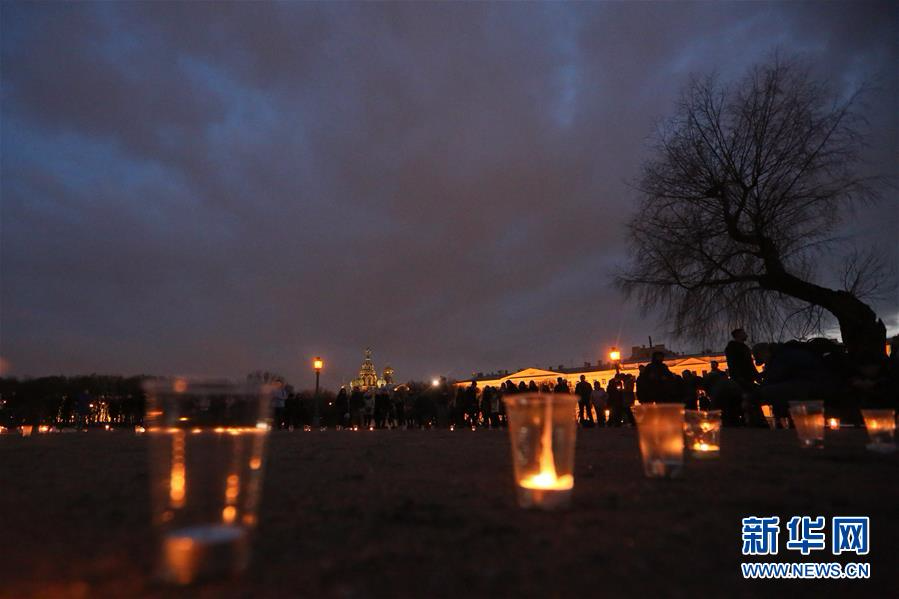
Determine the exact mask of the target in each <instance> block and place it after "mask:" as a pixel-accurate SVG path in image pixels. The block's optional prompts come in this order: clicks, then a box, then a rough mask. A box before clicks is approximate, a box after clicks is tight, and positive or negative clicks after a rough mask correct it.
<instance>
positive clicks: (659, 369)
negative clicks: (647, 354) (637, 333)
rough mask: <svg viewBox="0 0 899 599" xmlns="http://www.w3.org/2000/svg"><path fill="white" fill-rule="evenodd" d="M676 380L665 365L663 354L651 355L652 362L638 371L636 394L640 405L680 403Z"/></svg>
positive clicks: (658, 352)
mask: <svg viewBox="0 0 899 599" xmlns="http://www.w3.org/2000/svg"><path fill="white" fill-rule="evenodd" d="M676 386H677V378H676V376H675V374H674V373H673V372H671V370H669V368H668V366H667V365H666V364H665V354H664V353H663V352H660V351H657V352H653V353H652V361H651V362H650V363H649V364H647V365H646V366H645V367H643V368H642V369H640V378H639V379H637V393H638V395H639V396H640V403H668V402H676V401H680V399H681V398H680V397H678V396H677V393H676Z"/></svg>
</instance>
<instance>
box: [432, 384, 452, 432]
mask: <svg viewBox="0 0 899 599" xmlns="http://www.w3.org/2000/svg"><path fill="white" fill-rule="evenodd" d="M434 402H435V407H436V416H437V426H438V427H439V428H449V425H450V389H449V385H448V384H447V382H446V377H445V376H442V377H440V381H439V382H438V383H437V390H436V394H435V397H434Z"/></svg>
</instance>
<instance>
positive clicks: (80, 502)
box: [0, 429, 899, 598]
mask: <svg viewBox="0 0 899 599" xmlns="http://www.w3.org/2000/svg"><path fill="white" fill-rule="evenodd" d="M146 441H147V440H146V438H145V436H141V435H135V434H133V433H130V432H124V431H119V432H114V433H103V432H99V431H98V432H90V433H86V434H70V435H41V436H36V437H32V438H21V437H18V436H14V435H5V436H2V437H0V596H3V597H27V596H35V597H131V596H149V597H180V596H183V597H194V596H201V597H222V596H227V597H287V596H313V597H316V596H324V597H342V598H356V597H358V598H365V597H388V596H389V597H394V596H395V597H444V596H457V597H487V596H500V597H507V596H528V597H530V596H534V597H574V596H639V595H642V596H644V597H658V596H676V597H687V596H689V597H703V598H706V597H720V596H725V595H726V596H758V595H761V594H763V593H771V592H775V593H778V594H782V593H787V592H788V593H791V594H793V595H797V596H805V595H812V594H816V595H820V594H821V593H822V592H826V593H840V594H842V593H851V594H852V596H853V597H863V596H870V597H886V596H894V597H895V596H896V592H897V591H896V584H897V582H896V567H897V566H899V558H897V555H899V484H897V475H899V456H897V455H896V454H893V455H892V456H879V455H873V454H870V453H868V452H866V451H865V449H864V444H865V434H864V432H863V431H861V430H845V429H844V430H841V431H838V432H833V433H830V432H829V433H828V436H827V439H826V447H825V449H824V450H820V451H814V452H809V451H804V450H801V449H800V448H799V447H798V445H797V443H796V438H795V433H794V432H793V431H765V430H725V431H724V432H723V439H722V443H723V455H722V457H721V459H719V460H715V461H695V460H693V461H690V460H688V463H687V468H686V471H685V474H684V477H683V478H682V479H680V480H647V479H645V478H644V477H643V473H642V469H641V466H640V457H639V450H638V447H637V441H636V437H635V431H633V430H630V429H618V430H606V429H603V430H595V429H594V430H586V431H580V432H579V437H578V447H577V456H576V469H575V489H574V499H573V505H572V507H571V508H570V509H569V510H568V511H565V512H562V513H543V512H529V511H522V510H520V509H519V508H518V507H517V505H516V503H515V495H514V491H513V487H512V474H511V465H510V456H509V441H508V437H507V434H506V433H505V432H503V431H477V432H471V431H456V432H450V431H439V432H438V431H374V432H369V431H364V432H356V433H350V432H339V431H328V432H305V433H304V432H296V433H286V432H278V433H274V434H272V436H271V443H270V446H269V447H270V454H269V456H270V460H269V464H268V469H267V471H266V478H265V484H264V496H263V500H262V506H261V509H260V526H259V530H258V535H257V538H256V543H255V553H254V558H253V562H252V565H251V567H250V570H249V572H248V573H247V574H246V575H245V576H244V577H243V578H241V579H238V580H228V581H222V582H218V583H213V584H206V585H203V586H198V587H193V588H188V589H172V588H166V587H160V586H156V585H155V584H154V583H153V582H152V581H151V578H150V576H149V574H150V570H151V565H152V561H153V555H154V554H153V550H154V548H153V545H152V543H151V542H150V539H151V533H150V525H149V520H150V517H149V511H150V509H149V501H148V493H147V486H148V481H147V459H146ZM749 515H779V516H780V517H781V522H782V523H783V522H785V521H786V520H787V519H789V518H790V517H791V516H793V515H809V516H818V515H823V516H827V517H828V518H829V517H830V516H833V515H848V516H870V517H871V551H870V555H868V556H865V557H864V558H862V557H858V558H856V557H855V556H851V557H850V558H846V556H839V557H834V556H832V555H831V554H830V550H829V545H828V549H827V550H826V551H823V552H818V553H817V554H816V553H813V554H812V556H810V557H809V558H802V556H801V555H800V554H799V553H798V552H793V551H786V550H785V547H784V543H785V541H786V531H785V528H784V527H782V530H781V542H780V543H781V546H780V554H779V555H778V556H776V557H772V558H771V561H784V562H786V561H809V560H811V561H825V562H832V561H841V562H846V561H853V560H854V561H868V562H870V563H871V573H872V577H871V579H870V580H865V581H858V580H851V581H850V580H841V581H815V582H813V581H777V582H773V581H746V580H743V579H742V577H741V575H740V568H739V564H740V562H741V561H742V556H741V554H740V549H741V537H740V519H741V518H742V517H745V516H749ZM828 525H829V520H828ZM828 541H829V533H828ZM747 559H750V558H747Z"/></svg>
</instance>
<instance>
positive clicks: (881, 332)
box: [759, 264, 887, 359]
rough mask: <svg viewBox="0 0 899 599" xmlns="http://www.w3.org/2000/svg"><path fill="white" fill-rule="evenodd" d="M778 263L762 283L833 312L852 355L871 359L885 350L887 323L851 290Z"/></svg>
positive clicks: (769, 287) (847, 348)
mask: <svg viewBox="0 0 899 599" xmlns="http://www.w3.org/2000/svg"><path fill="white" fill-rule="evenodd" d="M778 266H779V265H778ZM778 266H775V268H770V264H769V273H768V274H766V275H764V276H762V277H761V279H760V281H759V282H760V283H761V285H762V287H764V288H766V289H771V290H773V291H779V292H781V293H785V294H787V295H790V296H792V297H795V298H798V299H801V300H803V301H806V302H808V303H810V304H813V305H816V306H821V307H822V308H824V309H825V310H827V311H828V312H830V313H831V314H833V315H834V316H835V317H836V319H837V322H838V323H839V325H840V335H841V336H842V337H843V345H845V346H846V351H847V352H848V353H849V354H850V355H852V356H855V357H859V358H862V359H870V358H872V357H876V356H883V355H885V354H886V338H887V329H886V326H885V325H884V324H883V321H882V320H880V319H878V318H877V314H875V313H874V310H872V309H871V307H870V306H868V304H866V303H865V302H863V301H862V300H860V299H858V298H857V297H856V296H854V295H852V294H851V293H849V292H848V291H836V290H833V289H828V288H826V287H821V286H820V285H815V284H814V283H809V282H808V281H803V280H802V279H800V278H798V277H796V276H794V275H792V274H790V273H788V272H786V271H785V270H784V269H783V268H782V267H778ZM772 270H773V271H774V273H773V274H772V273H771V271H772Z"/></svg>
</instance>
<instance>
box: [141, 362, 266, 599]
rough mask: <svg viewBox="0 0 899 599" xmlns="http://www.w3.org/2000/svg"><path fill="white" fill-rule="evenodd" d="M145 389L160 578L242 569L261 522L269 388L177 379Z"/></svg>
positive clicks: (186, 579) (183, 579) (182, 580)
mask: <svg viewBox="0 0 899 599" xmlns="http://www.w3.org/2000/svg"><path fill="white" fill-rule="evenodd" d="M146 390H147V405H148V410H147V418H146V420H147V422H146V423H145V425H146V438H147V440H148V442H149V445H150V466H151V481H152V503H153V514H154V522H155V524H156V530H157V531H158V533H159V537H160V554H159V567H158V571H159V575H160V577H161V578H162V579H163V580H165V581H167V582H171V583H175V584H189V583H193V582H196V581H198V580H202V579H209V578H217V577H221V576H225V575H233V574H238V573H240V572H241V571H243V570H244V569H245V568H246V565H247V563H248V558H249V546H250V539H251V533H252V530H253V528H254V527H255V524H256V522H257V517H256V509H257V506H258V502H259V491H260V488H261V479H262V472H263V466H264V461H265V441H266V438H267V435H268V431H269V427H268V417H269V406H270V402H269V401H268V397H267V389H264V388H258V387H255V388H254V387H248V386H245V385H235V384H231V383H222V382H208V381H191V380H188V379H176V380H175V381H152V382H150V383H148V384H147V388H146Z"/></svg>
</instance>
